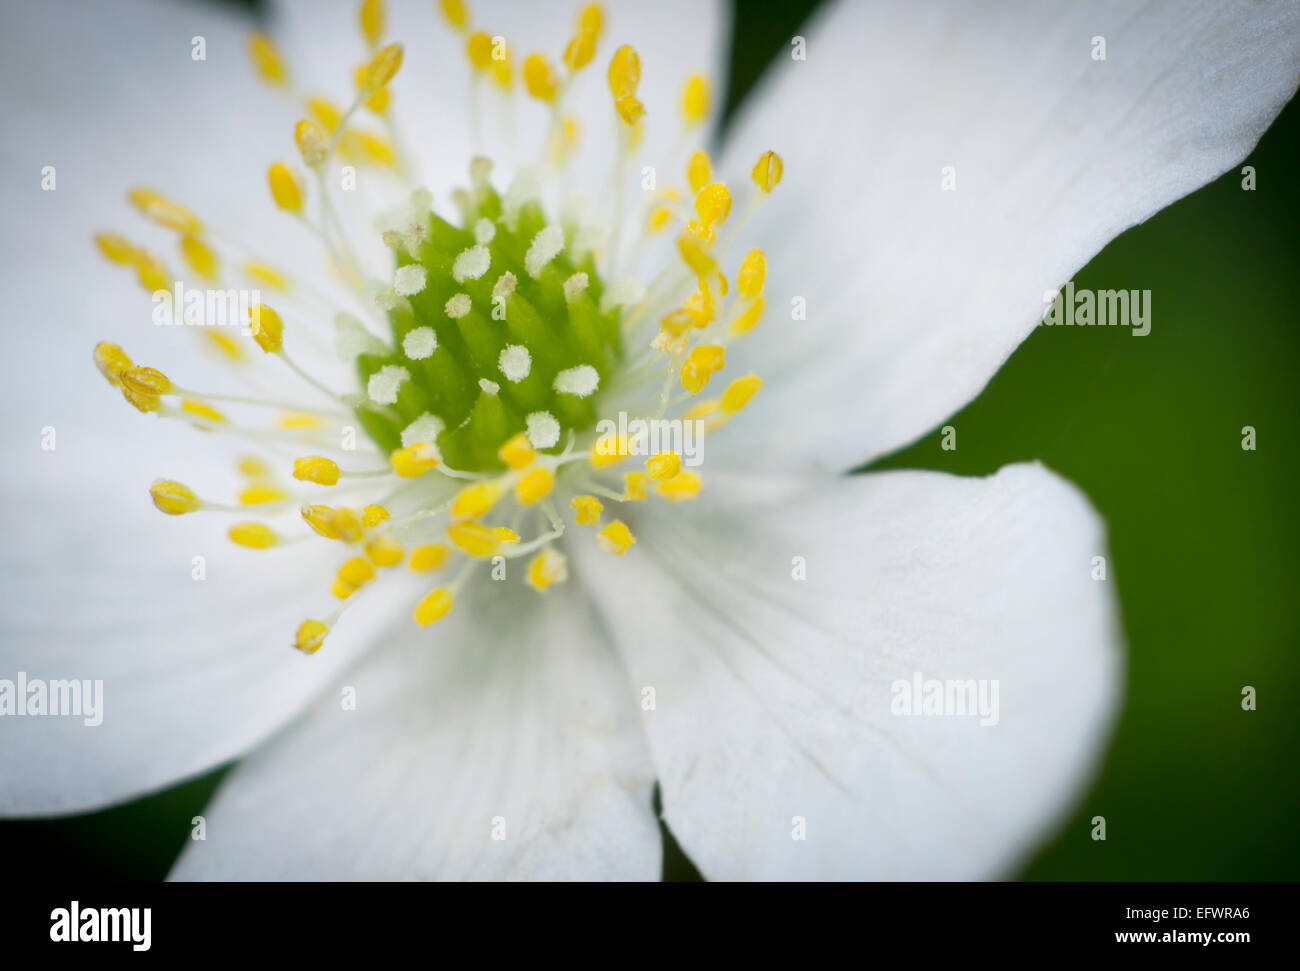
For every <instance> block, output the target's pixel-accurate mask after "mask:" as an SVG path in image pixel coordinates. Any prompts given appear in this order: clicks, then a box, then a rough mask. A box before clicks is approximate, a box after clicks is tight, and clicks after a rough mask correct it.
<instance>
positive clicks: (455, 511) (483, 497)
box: [451, 479, 501, 519]
mask: <svg viewBox="0 0 1300 971" xmlns="http://www.w3.org/2000/svg"><path fill="white" fill-rule="evenodd" d="M500 498H501V486H500V485H499V484H498V483H497V482H495V481H493V480H491V479H489V480H486V481H484V482H475V483H474V484H473V485H467V486H466V487H465V488H463V489H461V490H460V492H458V493H456V498H455V499H453V500H452V501H451V515H452V517H453V518H455V519H477V518H478V517H479V516H481V515H483V514H484V513H485V512H487V511H488V510H489V509H491V508H492V507H493V506H495V505H496V504H497V500H498V499H500Z"/></svg>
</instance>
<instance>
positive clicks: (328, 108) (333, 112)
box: [307, 97, 343, 135]
mask: <svg viewBox="0 0 1300 971" xmlns="http://www.w3.org/2000/svg"><path fill="white" fill-rule="evenodd" d="M307 110H308V111H310V112H311V113H312V114H313V115H315V116H316V120H317V121H319V122H320V123H321V127H322V128H324V129H325V130H326V131H327V132H329V133H330V134H331V135H333V134H334V132H335V131H336V130H337V129H338V127H339V124H340V123H341V122H342V121H343V113H342V112H341V111H339V109H338V108H336V107H335V106H334V104H333V102H331V101H330V100H329V99H328V98H321V97H313V98H308V99H307Z"/></svg>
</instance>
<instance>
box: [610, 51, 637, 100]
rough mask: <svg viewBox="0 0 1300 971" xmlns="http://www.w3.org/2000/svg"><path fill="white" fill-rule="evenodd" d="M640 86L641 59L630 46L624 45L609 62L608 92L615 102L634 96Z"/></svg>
mask: <svg viewBox="0 0 1300 971" xmlns="http://www.w3.org/2000/svg"><path fill="white" fill-rule="evenodd" d="M640 84H641V58H640V57H638V56H637V53H636V51H635V50H633V49H632V46H631V45H630V44H624V45H623V46H622V47H620V48H619V49H618V50H616V51H615V52H614V56H613V57H612V58H610V61H609V90H610V92H611V93H612V94H613V95H614V100H615V101H617V100H618V99H619V98H628V97H632V96H634V95H635V94H636V89H637V87H638V86H639V85H640Z"/></svg>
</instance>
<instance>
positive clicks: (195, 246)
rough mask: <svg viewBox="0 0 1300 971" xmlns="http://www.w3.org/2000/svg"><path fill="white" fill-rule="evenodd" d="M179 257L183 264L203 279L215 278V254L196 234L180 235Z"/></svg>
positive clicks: (216, 264)
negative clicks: (183, 261)
mask: <svg viewBox="0 0 1300 971" xmlns="http://www.w3.org/2000/svg"><path fill="white" fill-rule="evenodd" d="M181 258H182V259H183V260H185V265H186V266H188V267H189V268H190V269H191V270H193V271H194V272H195V273H197V274H198V275H199V276H201V277H203V279H205V280H215V279H216V278H217V266H218V263H217V254H216V253H214V252H213V250H212V247H210V246H208V244H207V243H205V242H204V241H203V240H202V239H200V238H199V237H198V236H191V235H185V236H182V237H181Z"/></svg>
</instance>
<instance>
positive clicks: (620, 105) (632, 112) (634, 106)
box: [614, 95, 645, 141]
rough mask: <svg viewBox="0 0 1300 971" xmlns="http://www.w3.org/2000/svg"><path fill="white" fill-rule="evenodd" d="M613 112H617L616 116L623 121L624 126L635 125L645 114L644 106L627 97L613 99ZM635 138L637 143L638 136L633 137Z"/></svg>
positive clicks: (629, 96)
mask: <svg viewBox="0 0 1300 971" xmlns="http://www.w3.org/2000/svg"><path fill="white" fill-rule="evenodd" d="M614 110H615V111H617V112H618V116H619V117H620V118H622V119H623V123H624V124H625V125H636V124H637V122H638V121H640V120H641V116H642V115H644V114H645V105H643V104H642V103H641V102H640V101H638V100H637V99H636V98H634V97H632V96H631V95H628V96H626V97H623V98H615V99H614ZM635 138H636V140H637V141H639V140H640V135H639V134H638V135H635Z"/></svg>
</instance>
